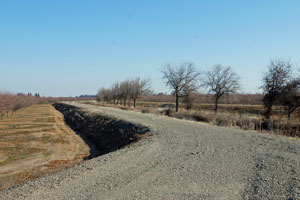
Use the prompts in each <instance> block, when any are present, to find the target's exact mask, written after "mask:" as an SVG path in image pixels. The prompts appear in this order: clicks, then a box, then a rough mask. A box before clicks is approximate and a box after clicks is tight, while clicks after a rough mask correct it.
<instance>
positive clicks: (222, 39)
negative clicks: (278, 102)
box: [0, 0, 300, 96]
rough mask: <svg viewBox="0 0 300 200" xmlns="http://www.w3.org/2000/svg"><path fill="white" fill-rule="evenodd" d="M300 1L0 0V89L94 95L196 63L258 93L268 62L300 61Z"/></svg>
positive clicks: (159, 88) (155, 84) (156, 80)
mask: <svg viewBox="0 0 300 200" xmlns="http://www.w3.org/2000/svg"><path fill="white" fill-rule="evenodd" d="M299 10H300V1H299V0H206V1H204V0H151V1H150V0H149V1H141V0H118V1H117V0H43V1H40V0H35V1H34V0H26V1H24V0H20V1H16V0H0V73H1V79H0V91H9V92H13V93H17V92H24V93H28V92H31V93H36V92H38V93H40V95H42V96H78V95H81V94H96V93H97V91H98V90H99V89H100V88H101V87H110V85H111V84H112V83H113V82H115V81H122V80H125V79H127V78H133V77H137V76H140V77H142V78H150V79H151V82H152V89H153V90H154V91H155V92H170V90H169V88H167V87H166V86H165V84H164V81H163V80H162V78H161V77H162V74H161V72H160V69H161V68H162V66H164V65H165V64H166V63H168V62H177V63H180V62H184V61H189V62H193V63H194V64H195V66H196V67H197V69H198V70H201V71H205V70H208V69H210V68H211V67H212V66H213V65H216V64H222V65H225V66H231V67H232V69H233V71H234V72H236V73H237V74H238V75H239V76H240V77H241V85H242V89H241V91H240V92H243V93H257V92H260V90H259V87H260V85H261V79H262V76H263V73H264V72H265V71H266V67H267V65H268V63H269V62H270V60H271V59H278V58H279V59H285V60H289V61H291V62H292V63H294V64H295V65H296V66H297V65H299V63H300V12H299Z"/></svg>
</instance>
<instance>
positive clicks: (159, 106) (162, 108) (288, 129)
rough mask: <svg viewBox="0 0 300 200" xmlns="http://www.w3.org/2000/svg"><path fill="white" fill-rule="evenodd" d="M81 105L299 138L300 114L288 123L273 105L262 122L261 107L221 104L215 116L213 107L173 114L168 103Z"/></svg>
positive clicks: (172, 106)
mask: <svg viewBox="0 0 300 200" xmlns="http://www.w3.org/2000/svg"><path fill="white" fill-rule="evenodd" d="M84 103H86V104H93V105H97V106H108V107H115V108H120V109H124V110H125V109H126V110H136V111H140V112H142V113H153V114H162V115H166V116H169V117H175V118H178V119H187V120H194V121H199V122H204V123H209V124H212V125H217V126H224V127H233V128H240V129H243V130H254V131H260V132H271V133H273V134H280V135H286V136H291V137H300V125H299V111H298V112H295V113H294V114H293V115H292V120H290V121H289V120H287V116H286V113H285V112H284V110H283V109H282V108H281V107H277V106H274V113H273V115H272V118H271V120H265V119H264V118H263V116H262V114H263V113H264V108H263V106H261V105H239V104H220V105H219V112H218V113H217V114H215V112H214V105H213V104H195V105H194V107H193V109H192V110H186V109H184V108H183V107H180V108H179V112H178V113H176V112H175V109H174V107H175V104H173V103H170V102H143V101H140V102H138V107H137V108H133V107H132V106H131V107H125V106H120V105H112V104H106V103H101V102H97V101H87V102H84ZM181 106H183V105H181Z"/></svg>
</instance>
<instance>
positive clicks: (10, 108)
mask: <svg viewBox="0 0 300 200" xmlns="http://www.w3.org/2000/svg"><path fill="white" fill-rule="evenodd" d="M45 102H47V99H46V98H41V97H40V95H39V94H38V93H36V94H35V95H34V96H32V94H30V93H28V94H27V95H25V94H22V93H18V94H17V95H15V94H10V93H0V117H1V119H3V117H4V116H5V115H8V114H9V113H12V114H13V113H14V112H16V111H17V110H19V109H21V108H24V107H28V106H31V105H32V104H36V103H45Z"/></svg>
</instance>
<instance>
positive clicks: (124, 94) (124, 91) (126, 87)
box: [120, 80, 131, 106]
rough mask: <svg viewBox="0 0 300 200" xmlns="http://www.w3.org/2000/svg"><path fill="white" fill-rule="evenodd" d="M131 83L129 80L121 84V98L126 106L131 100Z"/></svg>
mask: <svg viewBox="0 0 300 200" xmlns="http://www.w3.org/2000/svg"><path fill="white" fill-rule="evenodd" d="M130 85H131V83H130V81H129V80H126V81H123V82H121V83H120V97H121V98H122V99H123V104H124V106H126V103H127V100H128V98H130V96H129V95H130V90H131V86H130Z"/></svg>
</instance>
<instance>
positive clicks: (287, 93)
mask: <svg viewBox="0 0 300 200" xmlns="http://www.w3.org/2000/svg"><path fill="white" fill-rule="evenodd" d="M280 104H281V105H283V106H284V107H285V109H286V111H287V116H288V120H290V119H291V114H292V113H293V112H294V111H295V110H296V109H297V108H298V107H300V80H299V79H294V80H291V81H290V82H289V83H287V85H286V86H285V87H283V90H282V93H281V94H280Z"/></svg>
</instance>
